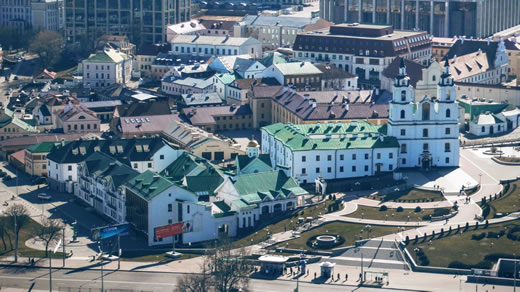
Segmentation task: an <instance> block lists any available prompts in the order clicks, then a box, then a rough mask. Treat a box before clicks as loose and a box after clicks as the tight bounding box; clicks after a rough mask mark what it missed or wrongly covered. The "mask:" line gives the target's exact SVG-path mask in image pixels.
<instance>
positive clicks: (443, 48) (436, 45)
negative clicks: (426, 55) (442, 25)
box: [432, 37, 457, 62]
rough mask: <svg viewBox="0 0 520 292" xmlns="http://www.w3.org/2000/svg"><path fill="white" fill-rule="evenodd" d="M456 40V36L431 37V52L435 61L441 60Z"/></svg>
mask: <svg viewBox="0 0 520 292" xmlns="http://www.w3.org/2000/svg"><path fill="white" fill-rule="evenodd" d="M455 42H457V38H456V37H452V38H442V37H433V38H432V54H433V57H434V58H435V59H436V60H437V62H440V61H442V59H444V56H446V55H447V54H448V52H449V50H450V49H451V47H452V46H453V44H455Z"/></svg>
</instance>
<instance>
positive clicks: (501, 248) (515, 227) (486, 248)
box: [407, 221, 520, 269]
mask: <svg viewBox="0 0 520 292" xmlns="http://www.w3.org/2000/svg"><path fill="white" fill-rule="evenodd" d="M480 226H481V227H480V228H479V229H477V230H475V227H470V228H469V229H468V230H467V231H464V226H461V231H463V233H462V234H460V233H458V232H457V231H456V229H455V230H453V231H452V232H451V234H449V233H448V232H445V233H444V236H442V237H441V238H440V239H438V238H439V236H440V235H439V234H437V235H436V236H435V238H436V239H434V240H433V241H432V242H431V244H429V241H430V238H431V236H428V238H427V239H426V241H423V239H419V241H418V242H417V243H415V240H414V239H411V240H410V244H409V245H408V247H407V249H408V251H409V252H410V254H411V255H412V256H413V257H414V260H415V262H416V263H417V264H419V265H429V266H435V267H451V268H484V269H489V268H491V267H492V265H493V264H494V263H496V262H497V260H498V258H499V257H510V258H513V254H517V255H518V254H520V242H519V241H518V238H519V237H520V236H519V235H520V221H514V222H511V223H502V224H497V225H489V227H488V228H485V226H484V225H480ZM416 248H420V249H421V250H422V253H424V255H422V253H421V251H419V252H417V251H415V249H416Z"/></svg>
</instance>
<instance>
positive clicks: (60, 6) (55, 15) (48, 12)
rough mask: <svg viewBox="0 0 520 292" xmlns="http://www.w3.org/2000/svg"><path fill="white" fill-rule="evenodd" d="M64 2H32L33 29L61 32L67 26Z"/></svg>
mask: <svg viewBox="0 0 520 292" xmlns="http://www.w3.org/2000/svg"><path fill="white" fill-rule="evenodd" d="M64 2H65V1H63V0H39V1H31V16H32V28H33V29H36V30H53V31H61V30H62V29H63V28H64V26H65V8H64Z"/></svg>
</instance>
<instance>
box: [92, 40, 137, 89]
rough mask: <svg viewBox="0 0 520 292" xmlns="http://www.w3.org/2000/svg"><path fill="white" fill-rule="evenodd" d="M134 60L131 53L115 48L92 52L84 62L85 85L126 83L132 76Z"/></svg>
mask: <svg viewBox="0 0 520 292" xmlns="http://www.w3.org/2000/svg"><path fill="white" fill-rule="evenodd" d="M132 62H133V60H132V58H131V57H130V56H129V55H127V54H124V53H121V52H118V51H116V50H113V49H105V50H103V51H102V52H98V53H95V54H92V55H90V56H89V57H88V59H85V60H83V62H82V70H83V86H84V87H86V88H97V87H105V86H109V85H111V84H115V83H117V84H125V83H127V82H128V81H130V78H131V77H132Z"/></svg>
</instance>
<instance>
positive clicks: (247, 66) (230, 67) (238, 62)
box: [209, 55, 265, 78]
mask: <svg viewBox="0 0 520 292" xmlns="http://www.w3.org/2000/svg"><path fill="white" fill-rule="evenodd" d="M209 68H210V69H211V70H213V71H216V72H220V73H236V74H238V76H240V77H241V78H258V77H260V76H261V75H262V72H264V70H265V66H264V65H262V63H260V62H259V61H256V60H255V59H254V58H252V57H251V56H249V55H239V56H221V57H217V58H216V59H214V60H213V61H212V62H211V64H210V65H209Z"/></svg>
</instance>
